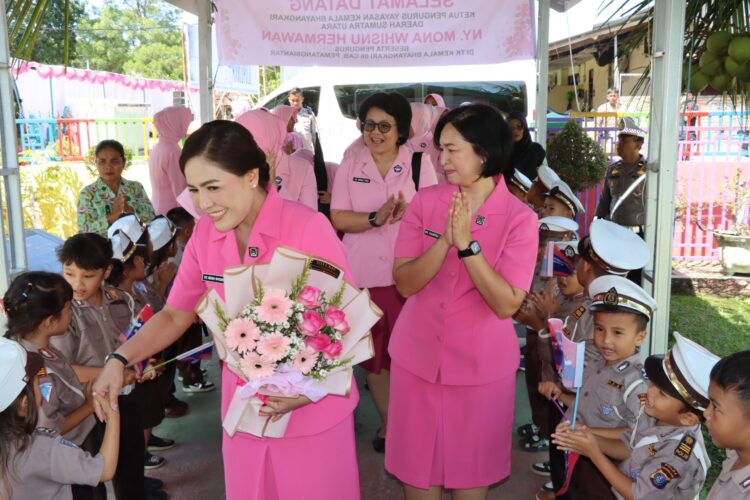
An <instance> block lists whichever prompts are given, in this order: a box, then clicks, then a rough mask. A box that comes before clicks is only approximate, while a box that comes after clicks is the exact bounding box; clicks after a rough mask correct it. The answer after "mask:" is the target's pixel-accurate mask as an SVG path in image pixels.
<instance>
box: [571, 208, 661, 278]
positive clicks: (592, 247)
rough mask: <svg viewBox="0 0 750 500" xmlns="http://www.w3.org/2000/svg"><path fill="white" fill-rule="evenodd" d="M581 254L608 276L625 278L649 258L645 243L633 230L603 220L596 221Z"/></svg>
mask: <svg viewBox="0 0 750 500" xmlns="http://www.w3.org/2000/svg"><path fill="white" fill-rule="evenodd" d="M578 253H580V254H581V257H582V258H583V259H585V260H586V261H588V262H590V263H591V264H592V265H595V266H597V267H599V268H601V269H603V270H605V271H606V272H607V273H609V274H615V275H620V276H625V275H626V274H628V272H629V271H632V270H634V269H642V268H643V267H644V266H645V265H646V264H647V263H648V259H649V257H650V252H649V250H648V246H647V245H646V242H645V241H643V240H642V239H641V238H640V237H639V236H638V235H637V234H636V233H634V232H633V231H631V230H630V229H628V228H626V227H623V226H620V225H619V224H615V223H614V222H611V221H608V220H604V219H594V220H593V221H592V222H591V226H590V227H589V234H588V236H586V237H584V238H583V239H582V240H581V242H580V244H579V246H578Z"/></svg>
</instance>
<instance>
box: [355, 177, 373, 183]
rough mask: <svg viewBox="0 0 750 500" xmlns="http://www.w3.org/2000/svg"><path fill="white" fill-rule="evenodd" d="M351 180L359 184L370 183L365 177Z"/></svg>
mask: <svg viewBox="0 0 750 500" xmlns="http://www.w3.org/2000/svg"><path fill="white" fill-rule="evenodd" d="M352 180H353V181H354V182H361V183H363V184H369V183H370V179H368V178H367V177H352Z"/></svg>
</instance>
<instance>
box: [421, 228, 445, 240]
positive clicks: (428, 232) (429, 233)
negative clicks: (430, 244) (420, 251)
mask: <svg viewBox="0 0 750 500" xmlns="http://www.w3.org/2000/svg"><path fill="white" fill-rule="evenodd" d="M424 234H425V236H429V237H430V238H435V239H436V240H437V239H438V238H440V236H441V234H440V233H436V232H435V231H431V230H429V229H425V230H424Z"/></svg>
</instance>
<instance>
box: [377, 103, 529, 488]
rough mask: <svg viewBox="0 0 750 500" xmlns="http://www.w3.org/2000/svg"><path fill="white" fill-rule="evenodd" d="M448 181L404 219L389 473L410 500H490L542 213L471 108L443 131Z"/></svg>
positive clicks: (502, 125)
mask: <svg viewBox="0 0 750 500" xmlns="http://www.w3.org/2000/svg"><path fill="white" fill-rule="evenodd" d="M435 138H436V144H437V145H438V146H439V147H440V150H441V154H440V160H441V163H442V165H443V167H444V169H445V174H446V178H447V181H448V184H440V185H437V186H433V187H431V188H427V189H424V190H420V191H419V192H418V193H417V194H416V195H415V196H414V198H413V199H412V201H411V204H410V205H409V207H408V209H407V210H406V214H405V215H404V217H403V220H402V221H401V228H400V231H399V235H398V239H397V241H396V251H395V262H394V270H393V275H394V279H395V281H396V286H397V288H398V291H399V292H400V293H401V294H402V295H404V296H405V297H408V299H407V301H406V304H405V305H404V307H403V309H402V311H401V314H400V315H399V318H398V320H397V322H396V325H395V327H394V330H393V335H392V337H391V342H390V349H389V351H390V355H391V395H390V396H391V397H390V406H389V411H388V435H387V446H386V455H385V467H386V469H387V470H388V471H389V472H391V473H392V474H394V475H395V476H396V477H397V478H398V479H400V480H401V481H402V482H403V483H404V496H405V498H406V499H407V500H413V499H435V500H439V499H440V498H442V490H443V489H444V488H445V489H450V490H452V495H453V498H454V500H458V499H461V500H469V499H472V500H473V499H483V498H486V497H487V490H488V487H489V486H490V485H492V484H494V483H497V482H499V481H501V480H502V479H504V478H505V477H507V476H508V475H509V474H510V448H511V433H512V424H513V402H514V392H515V381H516V376H515V372H516V369H517V368H518V361H519V350H518V341H517V340H516V335H515V330H514V328H513V321H512V320H511V316H512V315H513V313H515V312H516V310H517V309H518V308H519V307H520V306H521V303H522V302H523V299H524V297H525V296H526V290H528V288H529V286H530V284H531V279H532V274H533V271H534V263H535V259H536V247H537V239H538V233H537V218H536V215H535V214H534V213H533V212H532V211H531V210H530V209H529V208H528V207H527V206H526V205H524V204H523V203H522V202H520V201H519V200H518V199H517V198H515V197H514V196H512V195H511V194H510V193H509V192H508V189H507V188H506V187H505V183H504V182H499V183H497V184H496V183H495V180H494V179H493V177H495V176H498V175H500V174H501V173H502V171H503V168H504V167H505V165H506V163H507V160H508V157H509V153H510V151H511V148H512V142H511V141H512V139H511V132H510V130H509V128H508V125H507V124H506V122H505V120H503V118H502V116H501V115H500V113H499V112H498V111H497V110H495V109H494V108H491V107H489V106H485V105H478V104H477V105H469V106H464V107H461V108H457V109H454V110H452V111H450V112H448V113H447V114H446V115H444V116H443V117H442V118H441V119H440V121H439V122H438V124H437V127H436V130H435Z"/></svg>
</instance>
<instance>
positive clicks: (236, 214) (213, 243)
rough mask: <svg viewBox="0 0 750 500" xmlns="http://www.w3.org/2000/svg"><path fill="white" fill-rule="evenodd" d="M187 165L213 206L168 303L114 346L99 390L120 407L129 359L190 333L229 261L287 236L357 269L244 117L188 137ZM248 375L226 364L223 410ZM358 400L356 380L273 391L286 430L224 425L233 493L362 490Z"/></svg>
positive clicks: (241, 496) (274, 496)
mask: <svg viewBox="0 0 750 500" xmlns="http://www.w3.org/2000/svg"><path fill="white" fill-rule="evenodd" d="M180 168H181V169H182V172H183V173H184V174H185V177H186V180H187V185H188V190H189V191H190V194H191V197H192V201H193V203H194V204H195V206H196V207H199V208H200V209H201V210H203V211H204V212H205V213H206V214H207V215H206V216H204V217H202V218H201V219H200V220H199V221H198V223H197V224H196V226H195V229H194V232H193V236H192V237H191V238H190V241H189V242H188V244H187V247H186V248H185V252H184V254H183V257H182V264H181V265H180V269H179V271H178V274H177V278H176V279H175V282H174V285H173V287H172V291H171V293H170V295H169V298H168V299H167V305H166V306H165V307H164V309H162V310H161V311H160V312H159V313H158V314H156V315H155V316H154V317H153V318H151V320H149V321H148V322H147V323H146V324H145V325H144V326H143V328H142V329H141V330H140V332H139V333H138V335H136V336H135V337H133V338H132V339H131V340H129V341H128V342H126V343H125V344H123V345H122V346H121V347H120V348H119V349H117V351H116V352H115V353H113V354H110V355H109V356H107V362H106V364H105V366H104V369H103V370H102V373H101V375H100V376H99V378H98V379H97V380H96V382H95V384H94V392H95V393H96V394H98V395H100V396H106V397H108V398H109V400H110V402H111V404H112V405H113V406H114V407H116V404H117V395H118V393H119V391H120V389H121V388H122V385H123V370H124V368H125V366H130V365H132V364H134V363H137V362H139V361H141V360H143V359H148V357H149V356H150V355H152V354H154V353H156V352H158V351H160V350H162V349H164V348H165V347H166V346H168V345H170V344H172V343H173V342H174V341H175V340H176V339H177V338H178V337H180V335H182V334H183V332H185V331H186V330H187V329H188V327H189V326H190V325H192V324H193V322H194V321H195V318H196V315H195V312H194V309H195V306H196V304H197V303H198V301H199V300H200V298H201V297H202V296H203V295H204V294H205V293H206V292H207V290H208V289H209V288H213V289H215V290H216V291H217V292H218V293H219V294H220V295H221V296H222V298H223V296H224V285H223V283H222V282H221V280H220V278H221V277H222V276H223V274H224V269H225V268H227V267H232V266H239V265H243V264H255V263H267V262H269V261H270V260H271V257H272V256H273V253H274V251H275V250H276V248H277V247H278V246H287V247H292V248H295V249H297V250H299V251H302V252H304V253H306V254H310V255H315V256H318V257H320V258H322V259H325V260H327V261H329V262H331V263H333V264H335V265H336V266H338V267H340V268H342V269H344V270H345V272H347V275H348V269H347V265H346V258H345V256H344V249H343V247H342V245H341V243H340V242H339V240H338V238H337V237H336V234H335V232H334V231H333V228H332V227H331V225H330V223H329V222H328V220H327V219H326V218H325V217H324V216H323V215H322V214H320V213H317V212H315V211H313V210H310V209H309V208H307V207H305V206H303V205H300V204H297V203H294V202H290V201H286V200H284V199H282V198H281V197H280V196H279V194H278V193H277V192H276V189H268V188H269V185H270V184H269V166H268V164H267V163H266V156H265V154H264V153H263V151H262V150H261V149H260V148H259V147H258V145H257V144H256V142H255V140H254V139H253V136H252V135H251V134H250V132H249V131H248V130H247V129H246V128H245V127H243V126H242V125H240V124H237V123H234V122H228V121H214V122H210V123H207V124H205V125H203V126H202V127H201V128H200V129H199V130H198V131H196V132H195V133H193V134H192V135H191V136H190V137H189V138H188V140H187V141H186V142H185V146H184V148H183V150H182V154H181V156H180ZM347 278H348V279H351V277H350V276H347ZM241 384H242V381H241V380H240V379H238V377H237V376H236V375H234V374H233V373H232V372H231V371H229V370H228V369H227V368H226V367H225V366H224V367H222V381H221V391H222V394H221V396H222V397H221V410H222V418H223V416H224V415H225V414H226V411H227V408H228V406H229V402H230V400H231V396H232V394H233V393H234V391H235V388H236V387H237V386H238V385H241ZM358 400H359V394H358V393H357V388H356V385H353V386H352V389H351V392H350V394H349V395H348V396H343V397H340V396H326V397H324V398H323V399H321V400H320V401H318V402H317V403H315V404H312V403H311V402H310V400H309V399H307V398H306V397H304V396H299V397H295V398H282V397H268V399H267V402H266V403H265V405H264V406H263V407H262V408H261V411H260V414H261V415H263V416H270V417H278V416H281V415H283V414H285V413H289V412H291V418H290V420H289V425H288V426H287V429H286V432H285V434H284V437H283V438H260V437H256V436H253V435H250V434H246V433H243V432H237V433H236V434H234V436H232V437H230V436H229V435H228V434H227V433H226V432H224V433H223V443H222V451H223V457H224V476H225V483H226V498H227V499H228V500H281V499H291V498H304V499H307V500H328V499H331V498H340V499H343V500H349V499H352V500H357V499H359V498H360V493H359V475H358V471H357V457H356V452H355V448H354V419H353V412H354V407H355V406H356V405H357V401H358ZM97 413H98V414H99V415H100V416H101V411H100V410H97Z"/></svg>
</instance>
